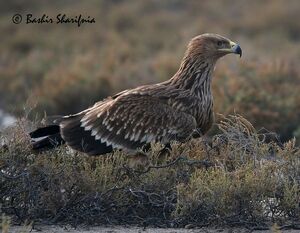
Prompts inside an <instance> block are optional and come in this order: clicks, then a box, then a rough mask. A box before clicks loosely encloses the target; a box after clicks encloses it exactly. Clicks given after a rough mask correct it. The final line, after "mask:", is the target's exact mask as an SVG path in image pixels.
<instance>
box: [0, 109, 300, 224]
mask: <svg viewBox="0 0 300 233" xmlns="http://www.w3.org/2000/svg"><path fill="white" fill-rule="evenodd" d="M219 128H220V133H219V134H218V135H216V136H214V137H213V139H212V142H211V143H209V142H208V141H206V140H192V141H190V142H187V143H185V144H179V143H173V145H172V148H173V149H172V152H171V154H170V155H169V156H166V157H161V156H160V155H159V153H158V151H159V150H160V149H161V148H162V147H161V145H159V144H155V145H152V150H151V151H150V152H149V162H150V164H149V165H147V166H146V167H139V168H136V169H134V168H130V166H129V164H130V158H129V157H127V155H126V154H124V153H123V152H120V151H116V152H114V153H112V154H109V155H105V156H101V157H87V156H85V155H83V154H81V153H77V152H74V151H71V150H70V149H68V148H66V147H63V146H62V147H60V148H57V149H55V150H52V151H44V152H42V153H33V152H32V151H31V149H30V146H28V145H29V143H28V138H27V136H26V135H25V134H24V132H25V130H24V122H23V123H21V124H19V127H18V128H15V129H12V130H11V131H10V132H6V133H3V134H2V136H1V137H2V139H3V140H5V142H6V143H7V144H6V146H5V147H3V148H2V149H1V152H0V169H1V170H0V208H1V212H2V213H5V214H6V215H7V216H10V217H11V218H12V221H13V222H24V221H26V220H27V221H28V222H30V221H34V222H35V223H38V222H43V223H70V224H73V225H77V224H83V223H85V224H93V225H95V224H139V225H143V226H147V225H152V226H159V227H184V226H187V225H189V226H191V225H192V226H203V225H229V226H237V225H239V226H247V227H264V228H266V227H268V226H270V225H272V223H274V222H276V223H277V224H278V225H279V226H280V225H282V224H283V223H284V224H285V226H287V224H288V226H291V227H292V226H296V224H299V221H300V216H299V213H300V211H299V210H300V209H299V208H300V206H299V204H300V203H299V197H300V196H299V195H300V189H299V187H300V184H299V176H300V154H299V148H297V147H296V146H295V141H294V140H293V141H290V142H288V143H286V144H284V145H283V146H279V145H278V144H277V143H276V142H265V141H264V137H263V136H264V135H262V134H259V133H257V132H256V131H255V129H254V128H253V126H252V125H251V124H250V123H249V122H248V121H247V120H245V119H244V118H242V117H241V116H238V115H234V116H229V117H228V118H223V120H222V121H221V122H220V123H219Z"/></svg>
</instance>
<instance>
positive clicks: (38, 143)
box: [29, 125, 65, 150]
mask: <svg viewBox="0 0 300 233" xmlns="http://www.w3.org/2000/svg"><path fill="white" fill-rule="evenodd" d="M29 135H30V137H31V139H32V148H33V149H34V150H40V149H51V148H54V147H57V146H59V145H62V144H64V143H65V141H64V140H63V139H62V137H61V135H60V127H59V126H58V125H49V126H46V127H43V128H38V129H36V130H35V131H32V132H31V133H29Z"/></svg>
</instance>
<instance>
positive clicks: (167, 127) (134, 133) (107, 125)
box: [31, 34, 242, 155]
mask: <svg viewBox="0 0 300 233" xmlns="http://www.w3.org/2000/svg"><path fill="white" fill-rule="evenodd" d="M229 53H236V54H239V55H240V56H241V54H242V51H241V48H240V46H239V45H238V44H236V43H233V42H232V41H230V40H228V39H227V38H225V37H222V36H219V35H216V34H203V35H200V36H197V37H195V38H193V39H192V40H191V41H190V43H189V45H188V47H187V50H186V53H185V56H184V58H183V59H182V62H181V64H180V67H179V69H178V71H177V72H176V73H175V75H174V76H173V77H172V78H171V79H169V80H168V81H165V82H162V83H158V84H153V85H145V86H140V87H137V88H135V89H130V90H125V91H123V92H120V93H119V94H117V95H114V96H112V97H109V98H107V99H104V100H103V101H100V102H97V103H96V104H95V105H94V106H92V107H90V108H88V109H86V110H84V111H82V112H80V113H77V114H74V115H70V116H65V117H62V118H61V119H60V120H59V128H60V134H61V138H59V137H58V138H57V139H58V140H60V141H59V142H62V141H65V142H66V143H67V145H69V146H70V147H71V148H73V149H75V150H78V151H82V152H85V153H87V154H88V155H100V154H105V153H108V152H111V151H112V150H113V149H115V148H116V149H124V150H126V151H135V150H137V149H138V148H141V147H142V146H144V145H145V144H147V143H150V142H161V143H163V144H167V143H169V142H170V141H172V140H177V141H185V140H186V139H188V138H190V136H192V135H194V136H195V135H196V134H197V135H198V136H199V135H203V134H205V133H206V132H207V131H208V130H209V128H210V127H211V125H212V123H213V120H214V114H213V98H212V93H211V81H212V73H213V70H214V67H215V64H216V62H217V60H218V59H219V58H220V57H222V56H224V55H226V54H229ZM53 127H54V126H50V127H48V128H43V129H38V130H40V131H43V132H44V133H42V134H41V133H36V132H37V131H38V130H37V131H35V132H32V133H31V136H32V138H37V136H48V137H46V138H43V140H44V143H42V144H43V146H44V144H45V139H46V140H47V139H48V141H49V137H51V136H52V137H53V135H55V137H56V136H59V134H58V135H57V133H58V132H55V133H54V132H53V133H51V134H49V135H47V131H49V129H53ZM55 127H57V126H55ZM56 129H57V128H56ZM52 131H53V130H52ZM54 131H55V130H54ZM62 139H63V140H62ZM43 140H42V141H43ZM39 142H41V140H37V141H36V142H35V144H34V147H35V148H40V147H43V146H40V143H39Z"/></svg>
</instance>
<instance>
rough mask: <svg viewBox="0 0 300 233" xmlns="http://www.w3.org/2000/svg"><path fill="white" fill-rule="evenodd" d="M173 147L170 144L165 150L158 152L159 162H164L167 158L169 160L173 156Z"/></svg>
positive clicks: (166, 145)
mask: <svg viewBox="0 0 300 233" xmlns="http://www.w3.org/2000/svg"><path fill="white" fill-rule="evenodd" d="M171 151H172V147H171V144H170V143H167V144H165V146H164V148H162V149H161V150H160V151H159V152H158V156H157V157H158V161H162V160H164V159H166V158H168V157H169V156H170V155H171Z"/></svg>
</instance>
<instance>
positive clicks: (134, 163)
mask: <svg viewBox="0 0 300 233" xmlns="http://www.w3.org/2000/svg"><path fill="white" fill-rule="evenodd" d="M149 164H150V161H149V158H148V156H147V154H146V153H145V152H143V151H136V152H134V153H132V154H129V155H128V167H129V168H131V169H134V170H144V169H145V168H146V167H147V166H149Z"/></svg>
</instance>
